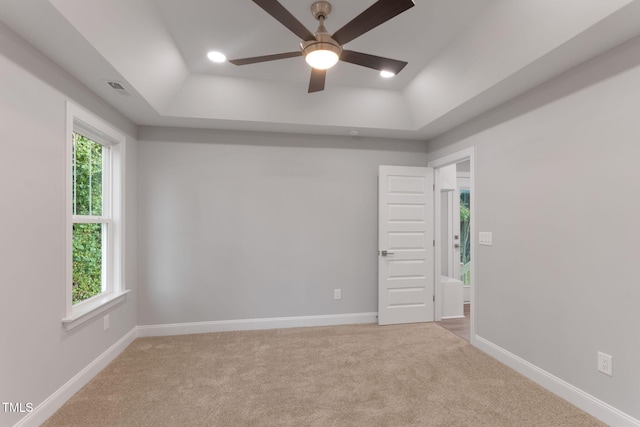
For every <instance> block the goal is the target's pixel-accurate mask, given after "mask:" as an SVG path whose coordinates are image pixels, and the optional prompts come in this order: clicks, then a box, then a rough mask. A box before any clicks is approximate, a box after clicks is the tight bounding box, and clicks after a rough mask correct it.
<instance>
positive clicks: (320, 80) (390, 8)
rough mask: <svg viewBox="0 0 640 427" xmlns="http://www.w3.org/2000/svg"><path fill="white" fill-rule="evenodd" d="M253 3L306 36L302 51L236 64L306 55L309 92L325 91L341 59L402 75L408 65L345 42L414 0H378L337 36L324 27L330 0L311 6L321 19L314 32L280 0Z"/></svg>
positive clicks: (257, 57)
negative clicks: (349, 46)
mask: <svg viewBox="0 0 640 427" xmlns="http://www.w3.org/2000/svg"><path fill="white" fill-rule="evenodd" d="M253 2H254V3H255V4H257V5H258V6H260V7H261V8H263V9H264V10H265V11H266V12H267V13H268V14H269V15H271V16H273V17H274V18H275V19H276V20H278V22H280V23H281V24H282V25H284V26H285V27H287V28H288V29H289V30H291V31H292V32H293V33H294V34H295V35H297V36H298V37H300V38H301V39H302V42H301V43H300V50H297V51H294V52H285V53H277V54H273V55H264V56H255V57H252V58H242V59H234V60H230V61H229V62H231V63H232V64H235V65H247V64H255V63H258V62H266V61H275V60H277V59H285V58H293V57H296V56H304V57H305V60H306V61H307V63H308V64H309V65H310V66H311V67H312V68H311V80H310V81H309V93H311V92H319V91H321V90H324V83H325V79H326V73H327V69H329V68H331V67H332V66H334V65H335V64H336V63H337V62H338V61H344V62H350V63H351V64H356V65H361V66H363V67H368V68H373V69H374V70H379V71H386V72H389V73H392V74H398V73H399V72H400V71H401V70H402V69H403V68H404V67H405V66H406V65H407V63H406V62H404V61H398V60H395V59H389V58H383V57H380V56H375V55H369V54H366V53H360V52H354V51H352V50H347V49H344V48H343V45H345V44H346V43H349V42H350V41H351V40H353V39H355V38H356V37H360V36H361V35H363V34H364V33H366V32H367V31H370V30H372V29H373V28H375V27H377V26H378V25H380V24H382V23H384V22H386V21H388V20H390V19H391V18H393V17H395V16H397V15H399V14H401V13H402V12H404V11H405V10H407V9H409V8H411V7H413V6H415V3H414V2H413V0H378V1H377V2H375V3H374V4H373V5H372V6H371V7H369V8H368V9H367V10H365V11H364V12H362V13H361V14H360V15H358V16H356V17H355V18H354V19H352V20H351V21H350V22H348V23H347V24H345V25H344V26H343V27H342V28H340V29H339V30H338V31H336V32H335V33H333V35H330V34H329V32H328V31H327V29H326V28H325V26H324V21H325V19H327V17H328V16H329V13H331V3H329V2H327V1H316V2H314V3H313V4H312V5H311V13H312V14H313V17H314V18H316V19H317V20H318V21H319V22H320V25H319V26H318V29H317V30H316V33H315V34H313V33H312V32H310V31H309V30H308V29H307V28H306V27H305V26H304V25H303V24H302V23H301V22H300V21H298V20H297V19H296V18H295V17H294V16H293V15H292V14H291V13H290V12H289V11H288V10H287V9H285V8H284V6H282V5H281V4H280V3H279V2H278V1H277V0H253Z"/></svg>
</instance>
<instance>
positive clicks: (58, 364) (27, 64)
mask: <svg viewBox="0 0 640 427" xmlns="http://www.w3.org/2000/svg"><path fill="white" fill-rule="evenodd" d="M0 79H1V80H2V88H1V89H0V195H1V196H2V199H1V203H2V205H1V206H2V208H1V209H0V324H1V325H2V328H0V330H1V331H0V343H1V344H0V401H2V402H13V403H19V402H20V403H23V404H24V403H27V402H31V403H33V404H34V406H35V405H37V404H40V403H42V401H43V400H44V399H45V398H47V397H49V396H50V395H51V394H52V393H54V392H55V391H56V390H57V389H58V388H60V387H61V386H62V385H64V384H65V383H66V382H67V381H68V380H70V379H71V378H72V377H73V376H74V375H76V374H77V373H78V372H79V371H80V370H81V369H83V368H85V367H86V366H87V365H88V364H89V363H90V362H92V361H93V360H94V359H95V358H96V357H97V356H99V355H100V354H102V353H103V352H104V351H105V350H106V349H108V348H109V347H110V346H111V345H112V344H114V343H115V342H116V341H118V340H119V339H120V338H121V337H123V336H124V335H125V334H126V333H127V332H129V331H130V330H131V329H132V328H134V327H135V321H136V318H135V308H136V307H135V295H134V294H129V295H128V296H127V301H126V302H125V303H124V304H122V305H120V306H119V307H118V308H117V309H115V310H114V311H113V312H112V314H111V326H110V329H109V330H108V331H106V332H104V331H103V324H102V317H101V316H100V317H98V318H97V319H95V321H92V322H90V323H88V324H85V325H82V326H80V327H78V328H76V329H74V330H73V331H71V332H70V333H67V332H66V331H65V330H64V327H63V326H62V322H61V320H62V318H63V317H64V316H65V251H66V247H65V237H66V217H65V215H66V209H65V208H66V207H65V194H66V189H65V185H66V176H67V173H68V171H67V170H66V153H67V152H66V144H67V143H69V142H70V141H66V137H65V124H66V106H65V101H66V100H67V99H70V100H72V101H73V102H75V103H76V104H78V105H80V106H82V107H84V108H86V109H89V110H91V111H93V112H94V113H95V114H98V115H99V116H100V117H102V118H103V119H105V120H109V121H110V122H111V123H112V124H113V125H114V126H117V127H119V128H120V129H121V130H122V131H123V132H125V133H127V134H133V133H134V132H135V127H134V126H133V124H132V123H130V122H129V121H128V120H126V119H125V118H124V117H122V116H121V115H120V114H118V113H117V112H116V111H115V110H113V109H112V108H110V107H109V106H107V104H105V103H104V102H103V101H101V100H100V99H99V98H98V97H96V96H95V95H94V94H93V93H91V92H90V91H89V90H88V89H87V88H86V87H84V86H82V85H81V84H80V83H78V82H77V81H76V80H74V79H73V78H72V77H71V76H70V75H68V74H67V73H65V72H63V71H62V70H61V69H60V68H59V67H57V66H56V65H55V64H53V63H52V62H50V61H49V60H48V59H46V58H45V57H44V56H42V55H41V54H40V53H39V52H37V51H36V50H35V49H33V47H31V46H30V45H28V44H27V43H25V42H24V41H23V40H22V39H20V38H19V37H18V36H16V35H15V33H13V32H12V31H11V30H9V29H8V28H7V27H6V26H4V25H3V24H0ZM127 155H128V159H127V174H128V176H127V179H128V183H129V184H130V185H129V186H128V187H127V192H128V193H127V211H126V221H127V228H128V231H129V234H128V235H127V242H126V245H127V246H126V251H127V253H128V254H129V258H128V261H129V262H128V263H127V272H126V279H127V285H128V286H129V287H130V288H135V278H136V271H135V253H136V249H137V248H136V246H135V243H136V242H135V236H136V230H135V225H136V223H135V215H136V213H135V193H134V192H135V187H136V186H135V178H136V177H135V167H134V165H135V163H136V146H135V141H134V140H133V139H130V141H129V145H128V153H127ZM23 415H24V414H9V413H4V411H0V425H3V426H4V425H13V424H14V423H16V422H17V421H18V420H19V419H20V418H21V417H22V416H23Z"/></svg>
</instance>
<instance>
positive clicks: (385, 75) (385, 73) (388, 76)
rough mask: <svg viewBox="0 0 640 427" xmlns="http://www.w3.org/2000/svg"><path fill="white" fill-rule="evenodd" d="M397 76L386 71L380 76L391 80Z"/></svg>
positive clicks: (381, 72)
mask: <svg viewBox="0 0 640 427" xmlns="http://www.w3.org/2000/svg"><path fill="white" fill-rule="evenodd" d="M395 75H396V74H395V73H392V72H391V71H384V70H382V71H380V76H382V77H384V78H385V79H389V78H391V77H393V76H395Z"/></svg>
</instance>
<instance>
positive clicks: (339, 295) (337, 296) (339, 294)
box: [333, 289, 342, 299]
mask: <svg viewBox="0 0 640 427" xmlns="http://www.w3.org/2000/svg"><path fill="white" fill-rule="evenodd" d="M333 299H342V289H334V290H333Z"/></svg>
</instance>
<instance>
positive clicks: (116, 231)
mask: <svg viewBox="0 0 640 427" xmlns="http://www.w3.org/2000/svg"><path fill="white" fill-rule="evenodd" d="M73 132H77V133H80V134H82V135H83V136H85V137H87V138H89V139H91V140H93V141H95V142H97V143H100V144H102V145H103V146H104V147H106V148H108V149H106V150H103V153H106V156H107V157H106V161H104V166H105V168H104V170H103V189H102V192H103V193H102V194H103V198H104V201H105V203H104V206H103V211H102V215H101V216H94V217H90V216H74V215H73V210H72V204H73V199H72V197H73V195H72V185H73V179H72V168H73V160H72V156H73V143H72V141H73ZM65 135H66V139H65V143H66V147H67V150H66V153H67V161H66V166H67V167H66V170H65V172H66V176H67V179H66V183H67V188H66V194H67V197H66V205H67V206H66V212H67V216H66V217H67V236H66V249H67V250H66V283H65V287H64V288H65V301H66V315H65V317H64V318H63V319H62V323H63V324H64V326H65V328H66V329H67V330H71V329H73V328H75V327H77V326H79V325H81V324H83V323H85V322H87V321H89V320H91V319H93V318H94V317H96V316H98V315H99V314H102V313H104V312H106V311H108V310H111V309H112V308H113V307H115V306H116V305H118V304H120V303H121V302H122V301H124V298H125V295H126V294H127V293H128V292H129V291H128V290H127V289H126V287H125V275H124V272H125V269H124V261H125V258H124V251H125V247H124V246H125V245H124V242H125V240H124V230H125V227H124V225H125V224H124V200H125V198H124V189H125V186H124V183H125V167H124V166H125V151H126V137H125V136H124V135H123V134H122V133H120V132H118V131H117V130H116V129H115V128H113V127H112V126H110V125H108V124H107V123H105V122H104V121H102V120H101V119H99V118H98V117H96V116H94V115H93V114H91V113H89V112H87V111H85V110H84V109H82V108H80V107H78V106H77V105H74V104H72V103H70V102H67V126H66V134H65ZM80 222H85V223H97V222H99V223H103V224H106V230H107V231H106V233H105V235H104V237H103V245H106V250H105V249H103V264H102V265H103V270H102V271H103V280H102V286H103V288H102V292H101V293H100V294H98V295H96V296H94V297H92V298H89V299H87V300H85V301H82V302H79V303H77V304H73V300H72V285H73V237H72V235H73V224H74V223H80Z"/></svg>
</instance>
